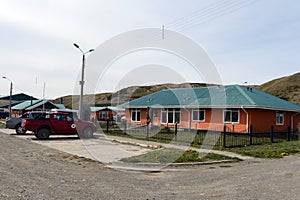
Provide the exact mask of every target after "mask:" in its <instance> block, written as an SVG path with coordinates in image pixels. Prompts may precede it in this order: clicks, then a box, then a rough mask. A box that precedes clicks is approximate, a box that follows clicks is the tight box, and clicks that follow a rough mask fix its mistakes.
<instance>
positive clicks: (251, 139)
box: [250, 124, 253, 145]
mask: <svg viewBox="0 0 300 200" xmlns="http://www.w3.org/2000/svg"><path fill="white" fill-rule="evenodd" d="M252 144H253V127H252V124H251V125H250V145H252Z"/></svg>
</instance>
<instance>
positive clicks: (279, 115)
mask: <svg viewBox="0 0 300 200" xmlns="http://www.w3.org/2000/svg"><path fill="white" fill-rule="evenodd" d="M283 124H284V113H283V112H282V111H276V125H283Z"/></svg>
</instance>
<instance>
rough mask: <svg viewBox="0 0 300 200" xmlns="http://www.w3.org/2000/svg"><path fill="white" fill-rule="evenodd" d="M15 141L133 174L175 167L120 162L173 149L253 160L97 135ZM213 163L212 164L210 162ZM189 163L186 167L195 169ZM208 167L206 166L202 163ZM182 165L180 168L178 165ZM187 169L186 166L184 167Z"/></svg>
mask: <svg viewBox="0 0 300 200" xmlns="http://www.w3.org/2000/svg"><path fill="white" fill-rule="evenodd" d="M1 132H3V133H6V134H10V135H15V133H14V130H10V129H1ZM15 137H18V138H22V139H27V140H29V141H31V142H34V143H38V144H41V145H45V146H48V147H50V148H53V149H58V150H60V151H63V152H66V153H70V154H73V155H78V156H82V157H86V158H91V159H93V160H97V161H99V162H102V163H104V164H106V166H108V167H110V168H115V169H120V170H122V169H123V170H136V171H161V170H162V169H164V168H165V167H167V166H172V165H174V164H157V163H153V164H151V163H150V164H148V163H138V164H136V163H134V164H131V163H123V162H120V161H119V160H120V159H122V158H129V157H132V156H137V155H141V154H145V153H147V152H150V151H154V150H157V149H161V148H174V149H181V150H188V149H192V150H195V151H198V152H200V153H215V154H220V155H225V156H229V157H237V158H239V159H242V160H251V159H254V158H252V157H247V156H241V155H239V154H235V153H232V152H226V151H217V150H210V149H202V148H193V147H189V146H184V145H179V144H176V143H169V144H166V143H158V142H152V141H146V140H138V139H132V138H126V137H120V136H109V135H105V134H99V133H96V134H95V137H94V138H93V139H82V140H81V139H79V138H78V136H50V138H49V139H48V140H37V139H36V138H35V136H34V135H32V134H26V135H15ZM212 163H215V162H212ZM194 164H195V163H190V164H189V165H194ZM201 164H208V163H201ZM181 165H182V164H181ZM184 165H186V164H184Z"/></svg>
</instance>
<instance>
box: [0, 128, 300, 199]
mask: <svg viewBox="0 0 300 200" xmlns="http://www.w3.org/2000/svg"><path fill="white" fill-rule="evenodd" d="M0 152H1V154H0V199H149V200H150V199H295V200H296V199H299V198H300V187H299V185H300V168H299V167H300V155H296V156H288V157H285V158H284V159H280V160H254V161H244V162H240V163H233V164H217V165H207V166H205V165H203V166H193V167H192V166H191V167H184V168H179V169H175V168H173V169H170V170H169V171H164V172H160V173H133V172H122V171H115V170H112V169H108V168H106V167H105V166H104V165H102V164H101V163H98V162H93V161H91V160H89V159H85V158H81V157H77V156H74V155H70V154H67V153H63V152H60V151H58V150H54V149H50V148H48V147H46V146H42V145H39V144H36V143H33V142H31V141H29V140H24V139H20V138H18V136H11V135H7V134H4V133H1V130H0ZM107 153H109V152H107Z"/></svg>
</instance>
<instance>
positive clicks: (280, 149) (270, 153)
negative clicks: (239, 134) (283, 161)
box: [223, 140, 300, 158]
mask: <svg viewBox="0 0 300 200" xmlns="http://www.w3.org/2000/svg"><path fill="white" fill-rule="evenodd" d="M223 150H227V151H231V152H234V153H238V154H241V155H245V156H251V157H256V158H282V157H283V156H285V155H289V154H296V153H300V140H298V141H291V142H287V141H284V142H278V143H269V144H262V145H252V146H245V147H234V148H226V149H223Z"/></svg>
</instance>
